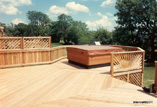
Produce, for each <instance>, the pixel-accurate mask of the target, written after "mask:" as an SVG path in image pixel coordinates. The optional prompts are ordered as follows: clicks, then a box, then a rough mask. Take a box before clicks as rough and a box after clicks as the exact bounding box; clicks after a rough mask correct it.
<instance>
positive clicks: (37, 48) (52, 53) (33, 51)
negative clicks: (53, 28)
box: [0, 37, 65, 68]
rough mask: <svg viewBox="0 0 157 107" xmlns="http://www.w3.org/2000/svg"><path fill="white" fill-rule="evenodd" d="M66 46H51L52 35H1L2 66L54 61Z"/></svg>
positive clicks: (0, 64) (0, 58)
mask: <svg viewBox="0 0 157 107" xmlns="http://www.w3.org/2000/svg"><path fill="white" fill-rule="evenodd" d="M64 56H65V47H56V48H51V37H0V68H5V67H12V66H25V65H33V64H42V63H52V62H54V61H56V60H58V59H60V58H63V57H64Z"/></svg>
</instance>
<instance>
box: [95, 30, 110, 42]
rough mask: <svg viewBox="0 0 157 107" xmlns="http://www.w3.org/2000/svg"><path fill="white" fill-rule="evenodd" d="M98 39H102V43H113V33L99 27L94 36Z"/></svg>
mask: <svg viewBox="0 0 157 107" xmlns="http://www.w3.org/2000/svg"><path fill="white" fill-rule="evenodd" d="M94 38H95V40H96V41H101V43H102V44H112V34H111V33H110V32H109V31H107V30H106V29H104V28H99V29H98V30H97V31H96V32H95V36H94Z"/></svg>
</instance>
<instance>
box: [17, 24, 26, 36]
mask: <svg viewBox="0 0 157 107" xmlns="http://www.w3.org/2000/svg"><path fill="white" fill-rule="evenodd" d="M14 36H28V32H27V25H26V24H24V23H19V24H18V25H15V26H14Z"/></svg>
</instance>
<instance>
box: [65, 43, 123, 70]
mask: <svg viewBox="0 0 157 107" xmlns="http://www.w3.org/2000/svg"><path fill="white" fill-rule="evenodd" d="M121 51H122V48H119V47H112V46H93V45H92V46H72V47H67V58H68V60H69V62H73V63H77V64H80V65H83V66H85V67H89V66H93V65H102V64H108V63H110V62H111V52H121Z"/></svg>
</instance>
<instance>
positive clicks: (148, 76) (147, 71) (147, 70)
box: [143, 67, 155, 87]
mask: <svg viewBox="0 0 157 107" xmlns="http://www.w3.org/2000/svg"><path fill="white" fill-rule="evenodd" d="M154 75H155V67H144V79H143V86H145V87H150V85H151V84H153V83H154Z"/></svg>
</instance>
